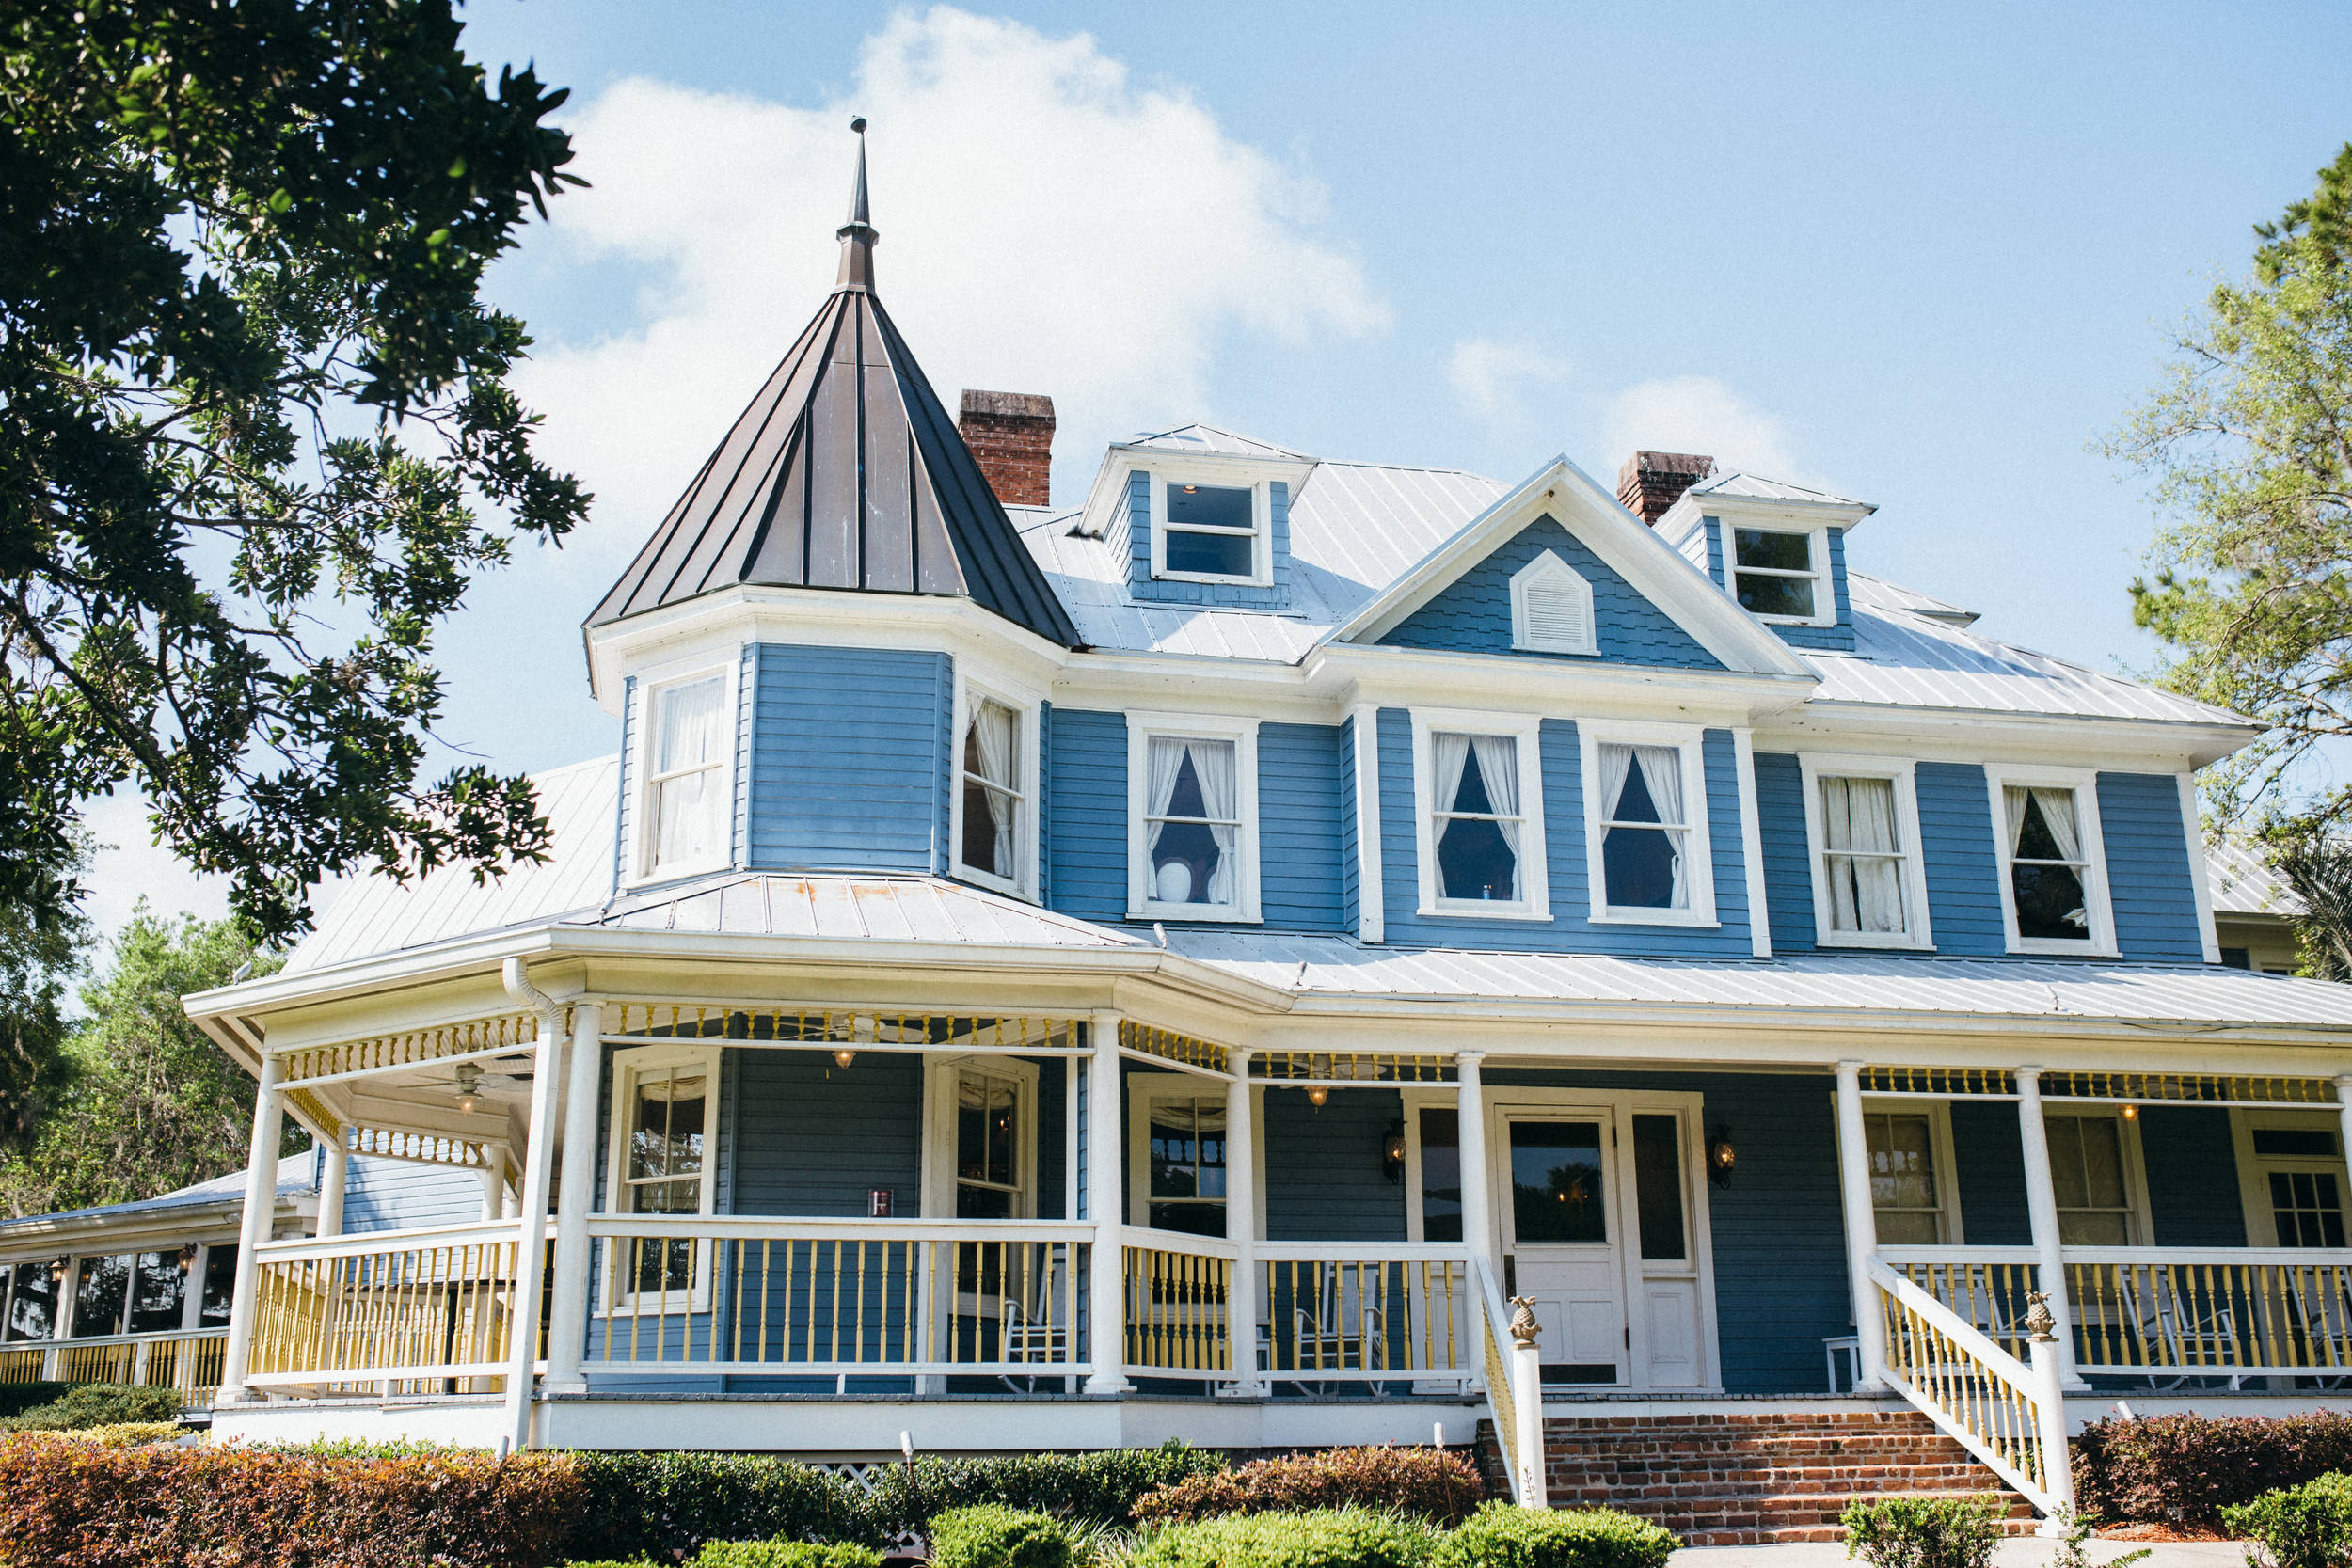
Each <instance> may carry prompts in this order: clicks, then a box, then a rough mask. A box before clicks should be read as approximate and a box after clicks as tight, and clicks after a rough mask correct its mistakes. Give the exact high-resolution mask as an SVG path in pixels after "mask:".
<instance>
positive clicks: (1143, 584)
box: [1122, 473, 1291, 610]
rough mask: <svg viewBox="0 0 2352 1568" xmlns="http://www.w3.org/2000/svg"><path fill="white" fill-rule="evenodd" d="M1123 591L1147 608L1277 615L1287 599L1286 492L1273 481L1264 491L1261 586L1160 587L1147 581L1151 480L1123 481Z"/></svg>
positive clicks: (1288, 508) (1288, 531)
mask: <svg viewBox="0 0 2352 1568" xmlns="http://www.w3.org/2000/svg"><path fill="white" fill-rule="evenodd" d="M1122 510H1123V512H1124V513H1125V515H1126V520H1127V549H1128V573H1129V576H1128V585H1129V586H1128V592H1129V594H1131V595H1132V596H1133V597H1135V598H1136V599H1140V600H1143V601H1145V602H1147V603H1151V604H1200V605H1217V606H1221V607H1224V608H1228V609H1235V610H1281V609H1284V608H1286V607H1287V606H1288V605H1289V604H1290V594H1291V487H1290V485H1289V484H1288V483H1285V482H1283V481H1281V480H1276V481H1274V482H1272V483H1270V484H1268V485H1267V486H1266V531H1267V534H1268V537H1269V541H1270V543H1269V544H1268V545H1267V546H1265V547H1267V548H1268V549H1269V550H1270V551H1271V552H1272V553H1271V558H1270V559H1269V561H1268V562H1267V575H1268V576H1269V577H1270V578H1272V579H1273V580H1272V581H1271V582H1270V583H1267V584H1265V585H1263V586H1262V585H1259V584H1256V583H1231V582H1166V581H1162V580H1160V579H1158V578H1153V577H1152V478H1151V476H1150V475H1149V474H1145V473H1132V474H1129V475H1128V476H1127V504H1126V506H1125V507H1124V508H1123V509H1122Z"/></svg>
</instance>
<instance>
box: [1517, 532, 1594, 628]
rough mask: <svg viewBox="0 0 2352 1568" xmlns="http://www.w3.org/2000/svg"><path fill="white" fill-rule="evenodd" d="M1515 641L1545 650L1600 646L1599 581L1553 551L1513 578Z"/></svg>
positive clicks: (1537, 559) (1540, 556)
mask: <svg viewBox="0 0 2352 1568" xmlns="http://www.w3.org/2000/svg"><path fill="white" fill-rule="evenodd" d="M1511 646H1513V647H1514V648H1524V649H1526V650H1528V651H1529V652H1531V653H1541V654H1592V653H1598V652H1599V651H1600V649H1599V645H1598V643H1597V641H1595V638H1594V631H1593V585H1592V584H1591V583H1589V582H1586V581H1585V580H1584V579H1583V578H1581V577H1580V576H1579V575H1578V574H1577V572H1576V569H1575V568H1574V567H1572V566H1570V565H1569V564H1568V563H1567V562H1565V561H1563V560H1561V559H1560V558H1559V557H1558V556H1557V555H1554V554H1553V553H1552V552H1551V551H1549V550H1546V551H1545V552H1544V553H1543V554H1541V555H1539V556H1537V557H1536V558H1535V559H1534V561H1531V562H1528V563H1527V564H1526V565H1525V566H1523V567H1521V568H1519V570H1518V574H1517V575H1516V576H1514V577H1513V578H1511Z"/></svg>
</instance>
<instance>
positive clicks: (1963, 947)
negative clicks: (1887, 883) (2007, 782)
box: [1914, 762, 2009, 958]
mask: <svg viewBox="0 0 2352 1568" xmlns="http://www.w3.org/2000/svg"><path fill="white" fill-rule="evenodd" d="M1914 776H1915V781H1916V784H1917V788H1918V794H1919V849H1920V854H1921V857H1922V859H1923V861H1924V862H1925V869H1926V871H1927V880H1928V915H1929V919H1930V921H1931V923H1932V925H1933V926H1934V928H1935V950H1936V951H1937V952H1938V953H1942V954H1947V955H1958V956H1962V957H1969V958H1997V957H1999V956H2000V955H2001V954H2003V953H2006V952H2008V951H2009V939H2008V937H2007V935H2006V934H2005V932H2004V930H2003V927H2002V925H2001V880H2000V877H2001V870H2000V863H1999V861H1998V860H1997V859H1996V858H1995V853H1996V851H1995V849H1994V838H1993V808H1992V805H1991V803H1990V798H1989V797H1988V796H1987V795H1986V793H1985V787H1986V786H1985V779H1984V769H1983V768H1979V767H1978V766H1977V765H1976V764H1975V763H1960V762H1923V763H1921V764H1919V765H1918V767H1917V768H1916V769H1915V775H1914Z"/></svg>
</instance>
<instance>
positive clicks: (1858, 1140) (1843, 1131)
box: [1837, 1062, 1886, 1392]
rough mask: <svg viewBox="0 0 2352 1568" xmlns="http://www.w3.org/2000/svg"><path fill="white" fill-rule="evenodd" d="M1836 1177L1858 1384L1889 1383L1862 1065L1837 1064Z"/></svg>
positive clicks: (1878, 1385) (1857, 1063)
mask: <svg viewBox="0 0 2352 1568" xmlns="http://www.w3.org/2000/svg"><path fill="white" fill-rule="evenodd" d="M1837 1178H1838V1186H1839V1189H1840V1190H1841V1191H1842V1192H1843V1193H1844V1195H1845V1199H1846V1271H1847V1277H1848V1280H1849V1284H1850V1288H1851V1290H1852V1291H1853V1320H1854V1339H1855V1343H1856V1345H1857V1347H1858V1351H1859V1354H1857V1355H1856V1357H1855V1360H1856V1362H1857V1363H1858V1365H1857V1366H1856V1367H1855V1369H1854V1388H1855V1390H1856V1391H1857V1392H1859V1391H1860V1390H1862V1389H1865V1388H1877V1387H1881V1386H1884V1384H1885V1382H1886V1316H1885V1314H1884V1313H1883V1312H1882V1311H1880V1310H1879V1288H1878V1286H1877V1285H1876V1284H1875V1283H1874V1282H1873V1281H1872V1280H1871V1278H1870V1269H1869V1265H1870V1260H1871V1259H1874V1258H1876V1257H1877V1256H1878V1250H1879V1230H1878V1211H1877V1209H1876V1208H1875V1207H1874V1206H1873V1205H1872V1204H1871V1202H1870V1145H1869V1136H1868V1134H1867V1132H1864V1131H1863V1126H1862V1064H1861V1063H1860V1062H1840V1063H1838V1064H1837Z"/></svg>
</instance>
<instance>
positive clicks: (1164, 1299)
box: [1120, 1226, 1241, 1380]
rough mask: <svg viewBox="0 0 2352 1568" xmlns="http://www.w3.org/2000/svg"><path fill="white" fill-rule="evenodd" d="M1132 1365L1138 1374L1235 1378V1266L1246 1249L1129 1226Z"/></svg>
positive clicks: (1123, 1237)
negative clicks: (1233, 1318) (1233, 1324)
mask: <svg viewBox="0 0 2352 1568" xmlns="http://www.w3.org/2000/svg"><path fill="white" fill-rule="evenodd" d="M1120 1243H1121V1246H1122V1249H1123V1251H1122V1257H1123V1259H1124V1266H1123V1268H1122V1271H1121V1277H1122V1278H1123V1279H1124V1280H1125V1281H1126V1298H1127V1313H1126V1327H1127V1332H1126V1339H1127V1342H1126V1345H1125V1346H1124V1348H1123V1354H1124V1356H1125V1360H1126V1370H1127V1371H1128V1373H1129V1374H1130V1375H1131V1376H1136V1377H1171V1376H1173V1377H1194V1378H1198V1377H1216V1378H1222V1379H1229V1380H1230V1379H1231V1378H1232V1376H1233V1339H1232V1329H1231V1327H1230V1324H1231V1323H1232V1317H1231V1314H1232V1306H1233V1274H1234V1265H1235V1263H1236V1262H1237V1261H1238V1260H1239V1259H1240V1257H1241V1249H1240V1248H1239V1247H1237V1246H1235V1245H1234V1244H1233V1243H1231V1242H1227V1241H1220V1240H1217V1239H1216V1238H1213V1237H1207V1236H1186V1235H1182V1234H1179V1233H1178V1232H1175V1231H1172V1230H1146V1229H1140V1228H1137V1227H1132V1226H1131V1227H1125V1228H1124V1229H1123V1230H1122V1232H1121V1234H1120Z"/></svg>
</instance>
